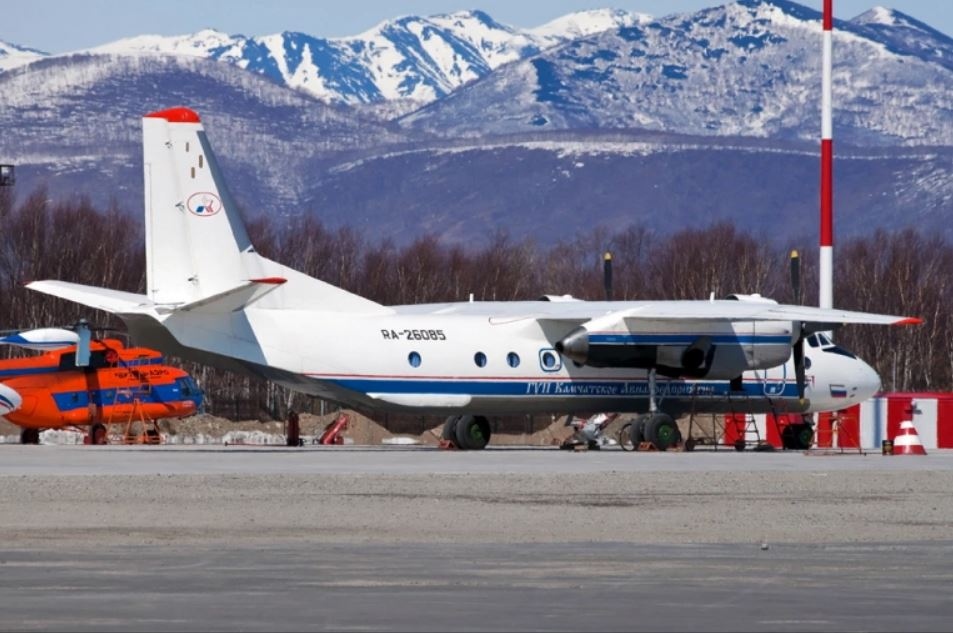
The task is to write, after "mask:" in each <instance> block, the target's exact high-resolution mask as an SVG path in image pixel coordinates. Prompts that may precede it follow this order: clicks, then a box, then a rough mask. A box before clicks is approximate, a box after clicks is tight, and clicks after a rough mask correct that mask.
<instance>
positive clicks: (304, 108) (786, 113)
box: [0, 0, 953, 243]
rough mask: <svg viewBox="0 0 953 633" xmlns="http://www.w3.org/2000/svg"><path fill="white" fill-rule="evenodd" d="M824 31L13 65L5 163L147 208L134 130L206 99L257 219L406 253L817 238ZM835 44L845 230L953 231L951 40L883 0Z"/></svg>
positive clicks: (184, 51)
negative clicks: (637, 227)
mask: <svg viewBox="0 0 953 633" xmlns="http://www.w3.org/2000/svg"><path fill="white" fill-rule="evenodd" d="M819 18H820V16H819V15H818V13H817V12H815V11H813V10H810V9H808V8H805V7H803V6H801V5H797V4H795V3H792V2H787V1H785V0H771V1H768V0H742V1H740V2H733V3H729V4H726V5H723V6H718V7H713V8H711V9H707V10H703V11H699V12H696V13H688V14H682V15H675V16H668V17H665V18H661V19H657V20H653V19H649V18H647V17H645V16H639V15H636V14H631V13H626V12H613V11H600V12H589V13H585V14H574V15H571V16H566V17H565V18H561V19H560V20H556V21H554V22H552V23H550V24H549V25H544V26H543V27H540V28H538V29H532V30H527V31H517V30H514V29H509V28H508V27H505V26H501V25H498V24H497V23H495V22H494V21H493V20H492V19H491V18H490V17H489V16H486V15H485V14H482V13H480V12H478V11H469V12H463V13H458V14H452V15H448V16H434V17H429V18H415V17H405V18H398V19H395V20H391V21H388V22H385V23H383V24H381V25H378V26H377V27H375V28H374V29H371V30H370V31H368V32H367V33H365V34H362V35H361V36H355V37H354V38H344V39H341V40H320V39H317V38H311V37H310V36H306V35H303V34H295V33H283V34H279V35H274V36H266V37H259V38H245V37H242V36H231V35H227V34H223V33H220V32H217V31H212V30H209V31H203V32H200V33H198V34H195V35H190V36H185V37H181V38H166V37H153V36H142V37H138V38H133V39H131V40H124V41H123V42H118V43H113V44H110V45H107V46H104V47H99V48H97V49H96V50H95V51H94V52H87V53H83V54H73V55H58V56H53V57H43V56H42V55H41V54H39V53H34V56H33V57H31V58H30V62H29V63H25V64H21V65H18V66H15V65H14V66H10V67H9V68H8V70H5V71H4V72H0V162H3V163H10V162H12V163H15V164H16V165H17V192H18V193H19V192H23V193H24V194H26V193H29V192H31V191H32V190H33V189H34V188H35V187H37V186H40V185H43V186H45V187H46V188H47V193H48V194H49V196H50V197H51V198H54V199H55V198H64V197H74V196H77V195H88V196H90V197H91V198H92V199H93V201H94V202H96V203H97V204H99V205H100V206H103V207H105V206H106V205H108V204H109V203H110V202H111V201H116V202H117V203H118V204H119V206H120V207H121V208H123V209H128V211H129V213H131V214H134V215H137V216H138V215H139V214H140V213H141V200H142V173H141V147H140V134H141V132H140V117H141V115H142V114H143V113H146V112H149V111H152V110H157V109H161V108H166V107H169V106H173V105H188V106H190V107H193V108H194V109H196V110H197V111H198V112H199V114H200V115H201V116H202V118H203V121H205V124H206V127H207V129H208V130H209V136H210V138H211V139H212V142H213V143H214V145H215V148H216V152H217V153H218V154H219V156H220V158H221V161H222V164H223V169H224V171H225V172H226V177H227V178H228V180H229V182H230V183H231V187H232V188H233V189H234V192H233V193H234V194H235V196H236V199H237V200H238V201H239V203H240V204H241V205H242V206H243V207H244V208H245V209H246V210H247V211H248V212H249V214H250V215H252V216H266V217H269V218H272V217H283V216H287V215H290V214H302V213H314V214H315V215H317V216H318V217H320V218H321V219H322V220H324V221H326V222H328V223H329V224H332V225H342V224H347V225H349V226H353V227H355V228H357V229H359V230H361V231H362V232H363V233H364V235H365V236H366V237H367V238H368V239H371V240H374V239H379V238H382V237H384V236H387V237H392V238H393V239H395V240H398V241H402V242H406V241H409V240H412V239H413V238H414V237H415V236H418V235H420V234H421V233H423V232H432V233H435V234H437V235H439V236H441V238H442V239H445V240H447V241H454V242H461V243H472V242H473V241H474V240H477V239H478V236H481V235H492V234H493V233H494V232H495V231H496V230H498V229H500V228H503V229H505V230H508V231H510V233H511V234H512V235H514V236H515V237H523V236H525V235H533V236H535V237H536V238H537V239H540V240H547V241H551V240H559V239H564V238H566V237H567V236H573V235H578V234H580V233H583V232H586V231H588V230H589V229H590V228H591V227H592V226H593V225H598V224H603V225H605V226H607V227H610V229H611V230H621V229H624V228H625V227H626V226H628V225H630V224H639V223H641V224H646V225H648V226H652V227H657V228H658V230H660V231H666V230H675V229H677V228H680V227H683V226H685V225H688V224H691V223H695V224H702V225H704V224H707V223H709V222H713V221H716V220H734V221H736V222H738V223H739V224H740V225H743V226H744V227H745V228H746V229H750V230H752V231H762V232H763V233H765V234H767V235H769V236H773V237H775V238H776V237H777V236H790V235H803V234H805V233H807V232H809V231H811V230H813V227H814V226H815V222H814V218H815V217H816V212H817V200H818V198H817V195H818V194H817V163H818V159H817V137H818V135H819V127H820V125H819V121H820V113H819V101H820V98H819V91H820V59H819V54H820V25H819ZM561 38H564V39H561ZM834 46H835V49H834V59H835V87H834V90H835V92H834V96H835V102H834V136H835V141H836V146H837V151H836V157H837V163H836V165H837V167H836V171H837V184H836V186H835V196H836V198H835V208H836V209H838V216H837V231H838V236H848V235H851V234H857V233H863V232H865V231H869V230H870V229H871V227H884V228H897V227H901V226H907V225H911V224H914V223H916V224H917V226H919V227H920V228H922V229H925V230H935V231H936V232H938V233H940V234H944V235H949V236H950V237H951V238H953V223H950V221H949V217H950V213H951V212H953V132H951V130H953V122H951V117H953V68H951V64H953V41H951V39H950V38H949V37H947V36H946V35H944V34H942V33H939V32H937V31H935V30H934V29H931V28H930V27H928V26H926V25H924V24H922V23H920V22H917V21H916V20H914V19H913V18H910V17H909V16H905V15H903V14H902V13H899V12H896V11H891V10H887V9H873V10H871V11H869V12H867V13H864V14H863V15H861V16H858V17H857V18H855V19H854V20H850V21H839V22H837V24H836V31H835V42H834ZM4 50H8V49H6V48H5V49H4ZM0 60H2V57H0ZM296 82H297V83H296ZM306 85H307V86H310V89H307V90H306V89H303V88H302V86H306ZM420 101H429V103H428V104H427V105H425V106H423V107H421V106H420V105H419V102H420ZM329 102H330V103H329ZM660 218H665V221H664V222H662V221H660ZM805 218H808V219H805Z"/></svg>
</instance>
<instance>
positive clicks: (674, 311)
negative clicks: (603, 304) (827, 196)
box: [620, 301, 922, 332]
mask: <svg viewBox="0 0 953 633" xmlns="http://www.w3.org/2000/svg"><path fill="white" fill-rule="evenodd" d="M624 312H625V313H624V314H622V315H620V316H622V318H624V319H625V320H626V321H628V320H630V319H631V320H633V321H638V320H648V321H681V320H685V321H800V322H801V323H803V324H804V327H805V329H807V330H808V331H814V332H819V331H825V330H831V329H834V328H836V327H838V326H840V325H846V324H854V325H916V324H919V323H922V319H918V318H916V317H907V316H894V315H889V314H875V313H871V312H856V311H851V310H837V309H827V308H813V307H810V306H798V305H784V304H777V303H767V302H765V303H761V302H754V301H751V302H749V301H658V302H650V303H647V304H646V305H644V306H641V307H637V308H633V309H631V310H626V311H624Z"/></svg>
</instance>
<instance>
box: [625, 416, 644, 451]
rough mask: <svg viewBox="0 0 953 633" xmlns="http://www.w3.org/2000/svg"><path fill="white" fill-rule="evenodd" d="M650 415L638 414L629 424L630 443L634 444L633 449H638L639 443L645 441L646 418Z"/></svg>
mask: <svg viewBox="0 0 953 633" xmlns="http://www.w3.org/2000/svg"><path fill="white" fill-rule="evenodd" d="M647 417H648V415H639V416H636V417H635V419H634V420H632V422H631V423H630V424H629V425H627V426H628V427H629V429H628V433H629V438H628V439H629V443H630V444H631V445H632V449H631V450H634V451H635V450H638V449H639V444H641V443H642V442H644V441H645V420H646V418H647Z"/></svg>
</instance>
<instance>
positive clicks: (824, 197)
mask: <svg viewBox="0 0 953 633" xmlns="http://www.w3.org/2000/svg"><path fill="white" fill-rule="evenodd" d="M833 4H834V0H824V34H823V43H822V46H823V61H822V65H823V70H822V76H821V231H820V237H821V255H820V271H819V276H820V293H819V297H820V303H819V305H820V307H822V308H833V307H834V140H833V135H834V129H833V128H834V126H833V121H832V118H831V71H832V69H831V54H832V52H831V39H832V34H831V31H832V29H833V27H834V7H833Z"/></svg>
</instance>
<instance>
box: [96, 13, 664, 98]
mask: <svg viewBox="0 0 953 633" xmlns="http://www.w3.org/2000/svg"><path fill="white" fill-rule="evenodd" d="M648 19H649V18H648V16H643V15H641V14H635V13H630V12H627V11H618V10H595V11H584V12H579V13H573V14H570V15H567V16H564V17H562V18H559V19H557V20H554V21H553V22H550V23H548V24H545V25H543V26H541V27H538V28H536V29H532V30H520V29H515V28H513V27H509V26H506V25H503V24H500V23H498V22H496V21H495V20H493V18H491V17H490V16H489V15H487V14H486V13H483V12H482V11H460V12H457V13H450V14H446V15H435V16H431V17H426V18H424V17H416V16H407V17H401V18H397V19H394V20H388V21H386V22H382V23H381V24H379V25H377V26H375V27H374V28H372V29H370V30H369V31H367V32H365V33H361V34H360V35H355V36H353V37H345V38H318V37H313V36H311V35H307V34H305V33H295V32H288V31H286V32H284V33H278V34H274V35H266V36H260V37H245V36H243V35H234V36H233V35H227V34H225V33H221V32H219V31H214V30H205V31H201V32H199V33H195V34H194V35H185V36H180V37H162V36H154V35H145V36H140V37H134V38H129V39H124V40H119V41H117V42H112V43H110V44H105V45H103V46H99V47H96V48H93V49H90V50H89V51H87V52H89V53H93V54H99V53H108V54H121V55H129V54H147V53H151V54H161V55H189V56H196V57H205V58H209V59H215V60H219V61H223V62H227V63H230V64H234V65H236V66H238V67H240V68H244V69H246V70H249V71H252V72H256V73H259V74H262V75H264V76H266V77H268V78H270V79H271V80H273V81H275V82H277V83H281V84H284V85H286V86H289V87H292V88H295V89H298V90H301V91H303V92H305V93H307V94H310V95H312V96H314V97H317V98H318V99H321V100H323V101H327V102H332V103H347V104H367V103H380V102H383V101H394V100H408V101H411V102H413V103H421V104H422V103H429V102H431V101H434V100H436V99H439V98H441V97H444V96H446V95H447V94H449V93H451V92H453V91H454V90H456V89H457V88H459V87H460V86H462V85H464V84H466V83H469V82H472V81H474V80H477V79H480V78H481V77H485V76H486V75H487V74H489V73H490V72H491V71H492V70H494V69H496V68H498V67H500V66H502V65H503V64H506V63H509V62H512V61H515V60H518V59H523V58H526V57H529V56H532V55H535V54H536V53H538V52H540V51H541V50H544V49H546V48H549V47H551V46H554V45H556V44H560V43H562V42H566V41H569V40H570V39H573V38H576V37H581V36H586V35H590V34H592V33H596V32H599V31H604V30H607V29H611V28H618V27H620V26H628V25H633V24H638V23H641V22H645V21H647V20H648Z"/></svg>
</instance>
